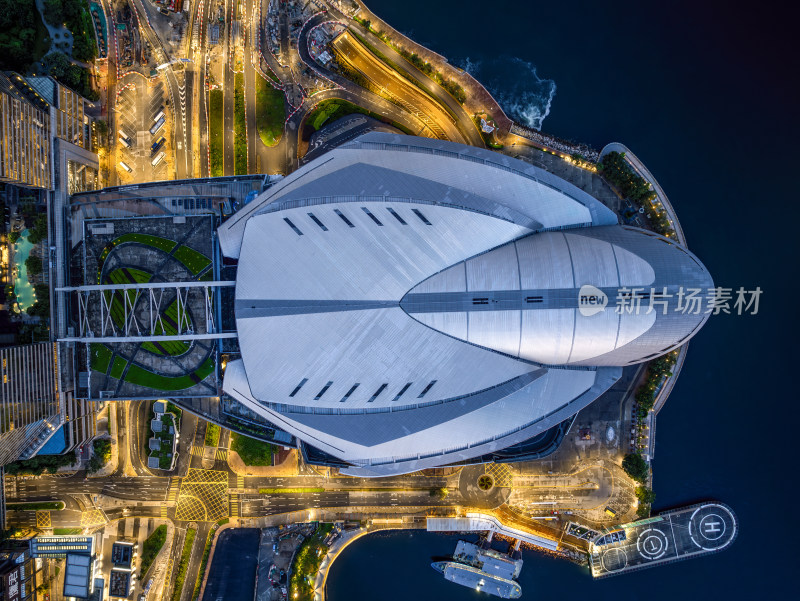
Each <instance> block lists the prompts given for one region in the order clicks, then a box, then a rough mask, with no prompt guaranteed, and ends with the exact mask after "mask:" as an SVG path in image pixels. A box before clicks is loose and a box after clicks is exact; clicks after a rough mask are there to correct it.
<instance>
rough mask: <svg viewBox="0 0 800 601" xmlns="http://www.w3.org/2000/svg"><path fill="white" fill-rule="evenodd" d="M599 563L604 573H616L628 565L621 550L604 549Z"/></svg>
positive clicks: (626, 558)
mask: <svg viewBox="0 0 800 601" xmlns="http://www.w3.org/2000/svg"><path fill="white" fill-rule="evenodd" d="M600 563H601V564H602V565H603V569H604V570H605V571H606V572H616V571H617V570H621V569H622V568H624V567H625V566H626V565H628V556H627V555H626V554H625V551H623V550H622V549H618V548H614V549H606V551H605V552H604V553H603V555H602V557H601V558H600Z"/></svg>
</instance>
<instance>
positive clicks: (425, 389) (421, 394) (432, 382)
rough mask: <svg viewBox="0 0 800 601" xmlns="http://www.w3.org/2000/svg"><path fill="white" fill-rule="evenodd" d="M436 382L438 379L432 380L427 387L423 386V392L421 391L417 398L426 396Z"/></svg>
mask: <svg viewBox="0 0 800 601" xmlns="http://www.w3.org/2000/svg"><path fill="white" fill-rule="evenodd" d="M436 382H437V380H431V382H430V384H428V385H427V386H426V387H425V388H423V389H422V392H420V393H419V396H418V397H417V398H418V399H421V398H422V397H424V396H425V395H426V394H428V391H429V390H430V389H431V388H433V385H434V384H436Z"/></svg>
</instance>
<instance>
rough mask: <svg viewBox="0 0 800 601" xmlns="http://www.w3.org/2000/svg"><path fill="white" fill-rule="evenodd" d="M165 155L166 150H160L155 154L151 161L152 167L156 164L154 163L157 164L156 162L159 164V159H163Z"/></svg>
mask: <svg viewBox="0 0 800 601" xmlns="http://www.w3.org/2000/svg"><path fill="white" fill-rule="evenodd" d="M166 155H167V153H166V152H164V151H163V150H162V151H161V152H159V153H158V155H157V156H156V158H154V159H153V163H152V165H153V167H155V166H156V165H158V164H159V163H160V162H161V161H163V160H164V157H165V156H166Z"/></svg>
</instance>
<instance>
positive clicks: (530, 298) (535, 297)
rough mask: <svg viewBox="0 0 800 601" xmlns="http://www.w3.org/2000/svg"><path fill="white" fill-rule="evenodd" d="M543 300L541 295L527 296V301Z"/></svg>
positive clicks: (539, 301)
mask: <svg viewBox="0 0 800 601" xmlns="http://www.w3.org/2000/svg"><path fill="white" fill-rule="evenodd" d="M542 301H543V299H542V297H541V296H526V297H525V302H526V303H541V302H542Z"/></svg>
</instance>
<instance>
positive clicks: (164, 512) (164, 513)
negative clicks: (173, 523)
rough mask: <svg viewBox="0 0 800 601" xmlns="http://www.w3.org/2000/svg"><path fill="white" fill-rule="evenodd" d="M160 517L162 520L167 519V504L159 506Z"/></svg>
mask: <svg viewBox="0 0 800 601" xmlns="http://www.w3.org/2000/svg"><path fill="white" fill-rule="evenodd" d="M161 517H162V518H166V517H167V504H166V503H164V504H162V505H161Z"/></svg>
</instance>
